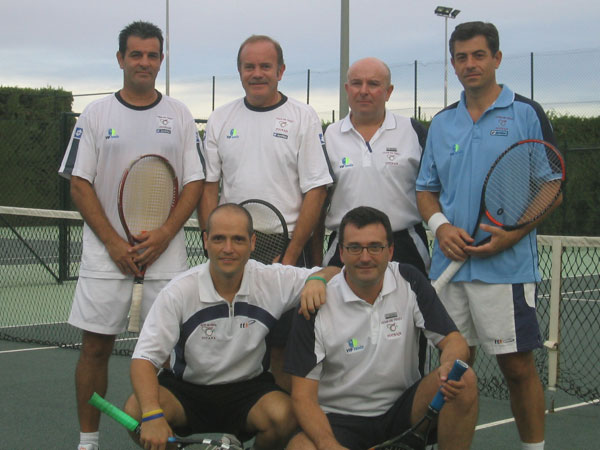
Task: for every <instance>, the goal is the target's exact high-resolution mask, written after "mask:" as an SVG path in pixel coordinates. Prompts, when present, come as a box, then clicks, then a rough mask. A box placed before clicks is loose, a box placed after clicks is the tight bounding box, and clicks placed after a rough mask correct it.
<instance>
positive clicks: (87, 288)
mask: <svg viewBox="0 0 600 450" xmlns="http://www.w3.org/2000/svg"><path fill="white" fill-rule="evenodd" d="M168 282H169V280H145V281H144V285H143V293H142V320H144V319H145V318H146V315H147V314H148V311H150V307H151V306H152V303H154V300H155V299H156V296H157V295H158V293H159V292H160V291H161V289H162V288H163V287H165V286H166V284H167V283H168ZM132 291H133V279H132V278H126V279H119V280H110V279H101V278H87V277H81V276H80V277H79V280H78V281H77V287H76V288H75V298H74V299H73V306H72V307H71V315H70V316H69V323H70V324H71V325H73V326H75V327H77V328H80V329H82V330H86V331H91V332H93V333H99V334H107V335H117V334H120V333H123V332H124V331H125V330H126V329H127V313H128V312H129V306H130V304H131V292H132Z"/></svg>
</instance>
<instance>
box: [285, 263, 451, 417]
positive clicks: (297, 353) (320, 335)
mask: <svg viewBox="0 0 600 450" xmlns="http://www.w3.org/2000/svg"><path fill="white" fill-rule="evenodd" d="M344 276H345V270H344V271H343V272H341V273H340V274H338V275H336V276H335V277H334V278H333V279H332V280H331V281H330V282H329V283H328V285H327V303H325V305H323V306H322V307H321V308H320V309H319V310H318V313H317V314H316V316H313V317H312V319H311V320H310V321H308V320H305V319H304V318H303V317H300V318H297V319H296V320H295V321H294V327H293V329H292V333H291V335H290V340H289V341H288V348H287V354H286V363H285V370H286V371H287V372H289V373H291V374H292V375H296V376H300V377H305V378H310V379H314V380H318V381H319V404H320V405H321V408H322V409H323V411H325V412H326V413H330V412H333V413H340V414H351V415H359V416H370V417H373V416H378V415H381V414H384V413H385V412H386V411H388V410H389V408H390V407H391V406H392V404H393V403H394V402H395V401H396V400H397V399H398V398H399V397H400V396H401V395H402V393H403V392H404V391H405V390H406V389H407V388H409V387H410V386H412V385H413V384H414V383H415V382H416V381H417V380H419V378H421V374H420V372H419V367H420V366H419V363H420V361H419V337H420V332H421V330H423V331H424V333H425V336H426V337H427V338H428V339H429V341H430V342H431V343H432V344H434V345H435V344H437V343H439V342H440V341H441V340H442V339H443V337H444V336H445V335H447V334H448V333H450V332H452V331H456V326H455V325H454V323H453V322H452V319H450V316H449V315H448V313H447V312H446V310H445V309H444V306H443V305H442V304H441V302H440V300H439V299H438V297H437V295H436V294H435V291H434V290H433V288H432V287H431V284H430V283H429V281H428V280H427V279H426V278H425V276H424V275H423V274H421V272H419V271H418V270H417V269H416V268H415V267H413V266H411V265H408V264H399V263H396V262H390V263H389V264H388V268H387V270H386V272H385V275H384V281H383V287H382V289H381V293H380V295H379V296H378V297H377V299H376V300H375V302H374V303H373V305H371V304H369V303H368V302H366V301H364V300H362V299H360V298H358V297H357V296H356V295H355V294H354V292H353V291H352V290H351V289H350V287H349V286H348V284H347V282H346V280H345V278H344Z"/></svg>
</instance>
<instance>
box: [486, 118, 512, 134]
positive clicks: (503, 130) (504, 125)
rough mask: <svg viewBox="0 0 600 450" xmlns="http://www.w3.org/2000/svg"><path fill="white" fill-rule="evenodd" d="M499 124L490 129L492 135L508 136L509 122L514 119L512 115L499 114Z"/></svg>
mask: <svg viewBox="0 0 600 450" xmlns="http://www.w3.org/2000/svg"><path fill="white" fill-rule="evenodd" d="M496 120H497V121H498V122H497V123H498V125H496V128H495V129H493V130H490V136H508V123H509V121H512V120H513V118H512V117H507V116H497V117H496Z"/></svg>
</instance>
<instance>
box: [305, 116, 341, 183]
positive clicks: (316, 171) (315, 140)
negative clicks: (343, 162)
mask: <svg viewBox="0 0 600 450" xmlns="http://www.w3.org/2000/svg"><path fill="white" fill-rule="evenodd" d="M304 119H305V120H306V124H303V129H302V131H301V135H300V149H299V153H298V174H299V179H300V190H301V191H302V193H306V192H308V191H310V190H311V189H314V188H316V187H319V186H327V185H329V184H331V183H332V182H333V178H332V175H331V169H330V165H329V160H328V158H327V155H326V153H325V139H324V138H323V128H322V127H321V122H320V120H319V117H318V116H317V113H316V112H315V111H314V110H313V109H312V108H310V112H309V113H308V114H306V115H305V117H304Z"/></svg>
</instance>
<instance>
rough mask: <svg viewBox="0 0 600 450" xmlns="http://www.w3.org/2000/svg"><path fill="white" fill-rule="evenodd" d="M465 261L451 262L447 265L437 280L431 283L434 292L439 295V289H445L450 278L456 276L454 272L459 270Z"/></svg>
mask: <svg viewBox="0 0 600 450" xmlns="http://www.w3.org/2000/svg"><path fill="white" fill-rule="evenodd" d="M465 261H466V260H465ZM465 261H452V262H451V263H450V264H449V265H448V267H446V270H444V271H443V272H442V274H441V275H440V276H439V277H438V279H437V280H435V281H434V282H433V283H432V285H433V288H434V289H435V291H436V292H438V293H439V292H440V289H442V288H443V287H445V286H446V285H447V284H448V283H449V282H450V280H451V279H452V277H454V275H456V272H458V271H459V270H460V268H461V267H462V266H463V264H464V263H465Z"/></svg>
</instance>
